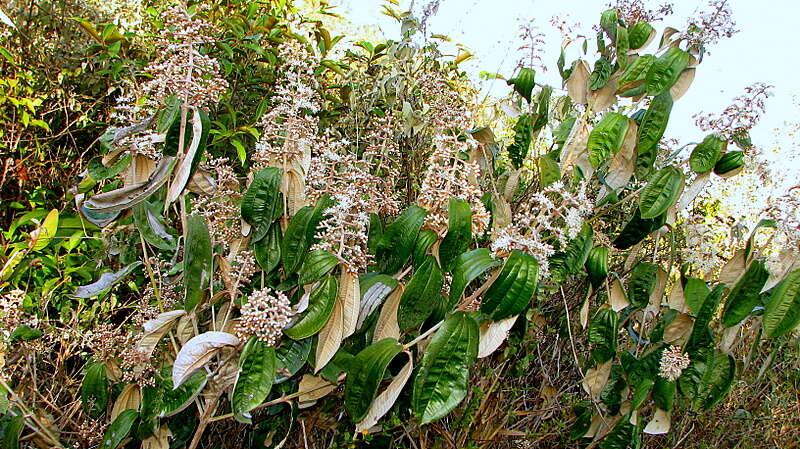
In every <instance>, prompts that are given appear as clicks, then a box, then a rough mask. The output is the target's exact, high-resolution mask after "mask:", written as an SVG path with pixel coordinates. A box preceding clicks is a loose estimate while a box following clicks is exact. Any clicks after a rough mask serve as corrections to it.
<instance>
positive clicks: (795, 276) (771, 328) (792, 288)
mask: <svg viewBox="0 0 800 449" xmlns="http://www.w3.org/2000/svg"><path fill="white" fill-rule="evenodd" d="M798 324H800V270H795V271H792V272H791V273H789V274H788V275H787V276H786V277H785V278H784V279H783V280H782V281H781V282H780V283H779V284H778V285H777V286H776V287H775V289H774V290H773V291H772V295H770V299H769V302H768V303H767V307H766V310H765V311H764V318H763V326H764V333H765V334H766V335H767V337H770V338H774V337H780V336H781V335H784V334H787V333H789V332H791V331H792V329H794V328H795V327H797V325H798Z"/></svg>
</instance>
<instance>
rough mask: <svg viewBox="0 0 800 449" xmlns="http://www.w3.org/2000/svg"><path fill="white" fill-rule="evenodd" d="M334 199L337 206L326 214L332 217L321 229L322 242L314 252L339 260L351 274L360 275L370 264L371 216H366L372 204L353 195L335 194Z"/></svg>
mask: <svg viewBox="0 0 800 449" xmlns="http://www.w3.org/2000/svg"><path fill="white" fill-rule="evenodd" d="M333 199H334V200H335V201H336V204H335V205H334V206H332V207H330V208H328V209H326V210H325V214H326V215H329V217H328V218H326V219H325V220H323V221H322V222H320V224H319V226H318V227H317V235H316V238H318V239H320V242H319V243H318V244H316V245H314V247H313V248H312V249H321V250H325V251H328V252H329V253H331V254H334V255H336V256H338V257H339V259H340V260H341V261H342V263H343V264H344V268H345V269H346V270H347V271H349V272H350V273H357V272H358V271H359V270H361V269H364V268H366V266H367V264H368V263H369V261H370V255H369V254H367V239H368V235H367V231H368V229H369V215H368V214H367V213H366V212H365V210H366V209H367V207H368V203H367V202H366V201H365V200H363V199H360V198H359V197H357V196H354V195H352V191H350V192H346V193H339V194H335V195H333Z"/></svg>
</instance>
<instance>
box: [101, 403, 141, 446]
mask: <svg viewBox="0 0 800 449" xmlns="http://www.w3.org/2000/svg"><path fill="white" fill-rule="evenodd" d="M137 418H139V412H137V411H136V410H125V411H124V412H122V413H120V414H119V416H117V419H115V420H114V422H112V423H111V425H110V426H108V429H106V433H105V435H103V441H101V442H100V449H117V448H118V447H119V446H120V444H122V441H123V440H124V439H125V438H126V437H127V436H128V434H129V433H130V432H131V428H132V427H133V423H134V422H135V421H136V419H137Z"/></svg>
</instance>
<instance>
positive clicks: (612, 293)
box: [608, 278, 630, 312]
mask: <svg viewBox="0 0 800 449" xmlns="http://www.w3.org/2000/svg"><path fill="white" fill-rule="evenodd" d="M608 304H609V305H610V306H611V310H613V311H614V312H619V311H620V310H622V309H624V308H626V307H628V305H630V302H628V297H627V296H626V295H625V289H624V288H623V286H622V282H621V281H620V280H619V279H616V278H614V280H613V281H611V283H610V285H609V289H608Z"/></svg>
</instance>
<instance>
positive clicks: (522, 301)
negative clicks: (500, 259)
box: [481, 250, 539, 321]
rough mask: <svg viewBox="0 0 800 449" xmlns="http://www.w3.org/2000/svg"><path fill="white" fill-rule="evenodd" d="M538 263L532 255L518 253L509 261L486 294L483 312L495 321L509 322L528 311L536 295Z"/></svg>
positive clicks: (509, 258) (514, 253)
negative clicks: (511, 318)
mask: <svg viewBox="0 0 800 449" xmlns="http://www.w3.org/2000/svg"><path fill="white" fill-rule="evenodd" d="M538 277H539V263H538V262H537V261H536V258H534V257H533V256H531V255H530V254H526V253H523V252H522V251H518V250H515V251H513V252H512V253H511V255H510V256H509V257H508V259H506V263H505V265H504V266H503V270H502V271H501V272H500V275H499V276H498V277H497V279H496V280H495V281H494V283H492V285H491V287H489V289H488V290H486V293H485V294H484V296H483V301H482V302H481V312H483V313H485V314H487V315H490V316H491V317H492V320H493V321H499V320H502V319H504V318H508V317H510V316H513V315H517V314H518V313H520V312H522V311H523V310H525V307H527V306H528V304H530V302H531V299H532V298H533V294H534V293H535V292H536V283H537V282H538Z"/></svg>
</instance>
